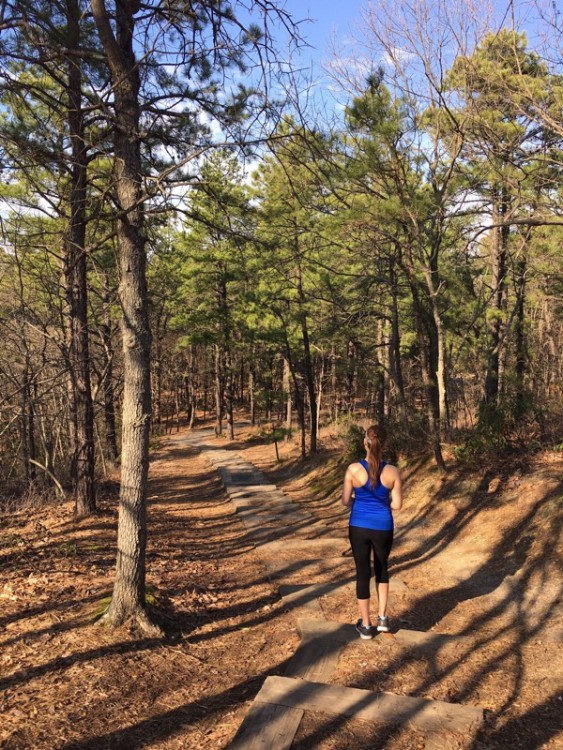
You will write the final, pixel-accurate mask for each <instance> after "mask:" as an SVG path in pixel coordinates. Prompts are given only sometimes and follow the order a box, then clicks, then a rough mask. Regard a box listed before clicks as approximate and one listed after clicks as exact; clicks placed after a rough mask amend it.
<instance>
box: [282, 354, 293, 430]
mask: <svg viewBox="0 0 563 750" xmlns="http://www.w3.org/2000/svg"><path fill="white" fill-rule="evenodd" d="M289 375H290V372H289V362H288V361H287V358H286V357H284V359H283V376H282V388H283V392H284V396H285V429H286V430H287V431H288V432H289V431H290V430H291V422H292V414H291V410H292V406H293V400H292V398H291V388H290V387H289Z"/></svg>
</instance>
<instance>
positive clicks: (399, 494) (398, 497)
mask: <svg viewBox="0 0 563 750" xmlns="http://www.w3.org/2000/svg"><path fill="white" fill-rule="evenodd" d="M402 507H403V485H402V483H401V475H400V474H399V472H398V470H397V469H396V470H395V481H394V482H393V489H392V490H391V510H401V508H402Z"/></svg>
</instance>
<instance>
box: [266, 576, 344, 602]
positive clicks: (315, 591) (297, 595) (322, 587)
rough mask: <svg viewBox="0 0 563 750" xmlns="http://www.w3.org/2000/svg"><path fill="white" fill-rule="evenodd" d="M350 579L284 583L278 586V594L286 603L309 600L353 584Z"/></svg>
mask: <svg viewBox="0 0 563 750" xmlns="http://www.w3.org/2000/svg"><path fill="white" fill-rule="evenodd" d="M353 585H354V584H353V582H351V581H328V582H327V583H314V584H312V585H310V586H306V585H302V584H284V585H282V586H278V591H279V594H280V596H282V597H283V599H284V601H287V602H288V603H294V602H297V601H309V600H311V599H318V598H319V597H321V596H330V594H334V593H336V592H337V591H340V590H341V589H344V588H349V587H350V586H353Z"/></svg>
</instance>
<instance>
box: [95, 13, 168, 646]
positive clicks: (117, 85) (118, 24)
mask: <svg viewBox="0 0 563 750" xmlns="http://www.w3.org/2000/svg"><path fill="white" fill-rule="evenodd" d="M91 2H92V11H93V15H94V21H95V23H96V26H97V29H98V32H99V34H100V38H101V40H102V44H103V47H104V50H105V53H106V55H107V58H108V62H109V67H110V73H111V84H112V89H113V95H114V113H115V123H114V128H115V131H114V154H115V155H114V164H115V182H116V193H117V202H118V210H119V214H118V219H117V236H118V242H119V272H120V276H119V300H120V303H121V308H122V318H121V332H122V338H123V368H124V389H123V416H122V451H121V488H120V496H119V522H118V531H117V549H118V551H117V565H116V574H115V584H114V588H113V595H112V598H111V602H110V605H109V608H108V611H107V612H106V614H105V615H104V618H103V621H104V622H107V623H109V624H111V625H120V624H122V623H123V622H125V621H126V620H129V619H134V620H135V621H136V623H137V624H138V625H139V627H141V629H143V630H145V631H147V632H151V633H155V632H159V630H158V629H156V628H155V626H153V625H152V624H151V623H150V621H149V619H148V617H147V615H146V612H145V552H146V538H147V521H146V507H147V479H148V467H149V432H150V418H151V384H150V346H151V335H150V327H149V316H148V295H147V282H146V254H145V237H144V232H143V208H142V200H141V194H142V183H141V178H142V166H141V151H140V141H139V132H140V108H139V89H140V77H139V66H138V64H137V60H136V59H135V52H134V29H135V18H134V14H135V13H136V12H138V10H139V7H140V3H139V2H138V1H137V0H133V1H131V0H118V1H117V2H116V16H115V21H114V23H115V29H116V35H115V36H114V32H113V28H112V22H111V21H110V16H109V14H108V12H107V9H106V4H105V1H104V0H91Z"/></svg>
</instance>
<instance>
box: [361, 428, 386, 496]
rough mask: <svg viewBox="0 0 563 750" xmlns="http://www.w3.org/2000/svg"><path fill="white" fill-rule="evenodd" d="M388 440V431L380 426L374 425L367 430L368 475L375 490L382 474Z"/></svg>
mask: <svg viewBox="0 0 563 750" xmlns="http://www.w3.org/2000/svg"><path fill="white" fill-rule="evenodd" d="M386 440H387V430H386V429H385V427H380V426H379V425H372V426H371V427H368V429H367V430H366V441H367V444H368V445H367V454H368V475H369V483H370V486H371V488H372V489H373V488H374V487H375V486H376V485H377V484H378V482H379V475H380V474H381V461H382V459H383V446H384V445H385V441H386Z"/></svg>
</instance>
